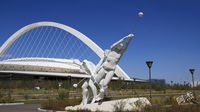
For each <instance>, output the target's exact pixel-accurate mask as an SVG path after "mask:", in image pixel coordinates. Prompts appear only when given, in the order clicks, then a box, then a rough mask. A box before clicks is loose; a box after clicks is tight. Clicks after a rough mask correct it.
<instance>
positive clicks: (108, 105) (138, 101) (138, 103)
mask: <svg viewBox="0 0 200 112" xmlns="http://www.w3.org/2000/svg"><path fill="white" fill-rule="evenodd" d="M147 105H151V103H150V102H149V100H148V99H147V98H145V97H141V98H127V99H120V100H112V101H104V102H102V103H101V104H99V103H93V104H87V105H85V106H81V105H76V106H68V107H66V108H65V110H78V109H89V110H91V111H96V110H100V111H106V112H112V111H114V109H115V107H118V108H120V107H122V108H123V109H124V110H140V109H141V108H143V107H145V106H147Z"/></svg>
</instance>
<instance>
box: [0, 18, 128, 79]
mask: <svg viewBox="0 0 200 112" xmlns="http://www.w3.org/2000/svg"><path fill="white" fill-rule="evenodd" d="M42 26H52V27H56V28H60V29H62V30H65V31H67V32H69V33H71V34H72V35H74V36H75V37H77V38H78V39H80V40H81V41H82V42H83V43H85V44H86V45H87V46H88V47H90V48H91V49H92V50H93V51H94V52H95V53H96V54H97V55H98V56H99V57H100V58H102V57H103V55H104V51H103V50H102V49H101V48H100V47H99V46H98V45H97V44H96V43H94V42H93V41H92V40H91V39H90V38H88V37H87V36H85V35H84V34H82V33H81V32H79V31H77V30H75V29H73V28H71V27H69V26H66V25H64V24H60V23H56V22H37V23H33V24H30V25H27V26H25V27H23V28H21V29H20V30H18V31H17V32H16V33H14V34H13V35H12V36H11V37H9V39H8V40H7V41H6V42H5V43H4V44H3V45H2V46H1V48H0V55H1V54H3V53H4V52H5V50H6V49H7V48H9V46H10V45H12V43H13V42H14V41H15V40H17V39H18V38H20V37H21V35H23V34H24V33H26V32H28V31H30V30H32V29H34V28H38V27H42ZM115 73H116V75H117V76H118V77H123V78H124V79H130V77H129V76H128V75H127V74H126V73H125V72H124V71H123V70H122V69H121V68H120V67H119V66H117V68H116V71H115Z"/></svg>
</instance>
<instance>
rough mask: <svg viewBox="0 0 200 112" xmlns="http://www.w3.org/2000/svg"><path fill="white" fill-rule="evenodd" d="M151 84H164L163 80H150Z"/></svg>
mask: <svg viewBox="0 0 200 112" xmlns="http://www.w3.org/2000/svg"><path fill="white" fill-rule="evenodd" d="M151 82H152V83H160V84H165V79H151Z"/></svg>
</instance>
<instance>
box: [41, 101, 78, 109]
mask: <svg viewBox="0 0 200 112" xmlns="http://www.w3.org/2000/svg"><path fill="white" fill-rule="evenodd" d="M78 104H80V99H73V100H50V99H49V100H48V101H46V102H44V103H42V105H41V106H42V108H43V109H47V110H65V107H66V106H74V105H78Z"/></svg>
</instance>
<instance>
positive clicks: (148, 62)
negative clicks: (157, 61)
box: [146, 61, 153, 101]
mask: <svg viewBox="0 0 200 112" xmlns="http://www.w3.org/2000/svg"><path fill="white" fill-rule="evenodd" d="M146 64H147V66H148V68H149V83H150V86H149V93H150V96H149V97H150V101H151V86H152V85H151V66H152V64H153V61H146Z"/></svg>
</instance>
